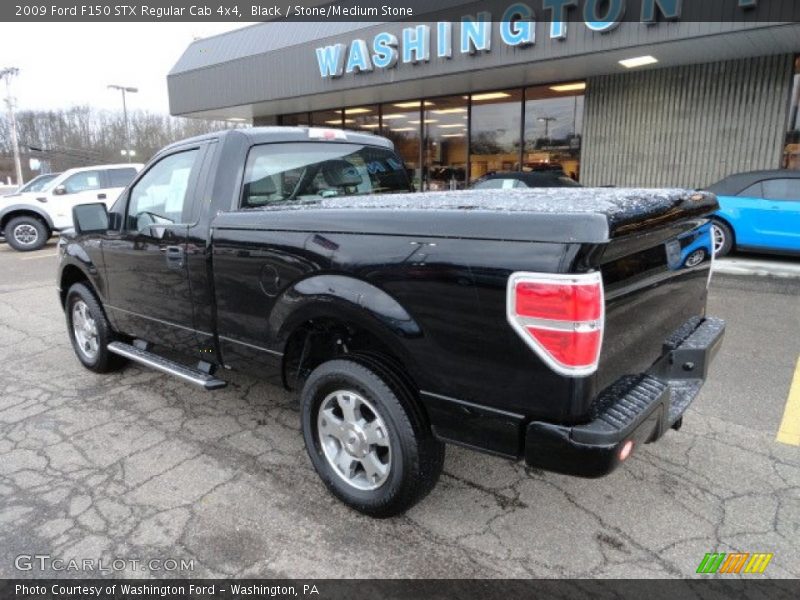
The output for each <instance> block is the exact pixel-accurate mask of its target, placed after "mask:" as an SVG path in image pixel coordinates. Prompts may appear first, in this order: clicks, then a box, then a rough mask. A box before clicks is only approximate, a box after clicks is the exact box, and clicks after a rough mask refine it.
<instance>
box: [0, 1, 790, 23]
mask: <svg viewBox="0 0 800 600" xmlns="http://www.w3.org/2000/svg"><path fill="white" fill-rule="evenodd" d="M519 5H524V7H525V8H524V9H523V12H525V13H526V14H527V13H528V10H526V9H529V11H530V14H531V15H532V17H530V18H533V19H535V20H536V21H547V22H552V21H561V22H567V21H572V22H575V21H582V22H594V23H600V24H602V23H612V22H621V21H642V22H652V23H656V22H660V21H671V20H681V21H693V22H754V21H756V22H758V21H760V22H800V2H797V1H795V0H483V1H480V2H475V1H466V0H436V1H434V2H432V1H431V0H343V1H341V2H331V1H330V0H148V1H145V2H140V1H138V0H40V1H36V0H3V1H2V2H0V19H2V20H3V21H9V22H14V21H17V22H22V21H27V22H45V21H49V22H59V21H65V22H66V21H97V22H154V21H191V22H204V21H206V22H212V21H231V22H236V21H240V22H243V23H246V22H249V21H277V22H281V21H307V22H322V21H364V22H380V21H420V22H427V21H460V20H461V19H462V18H463V17H465V16H471V17H473V18H480V17H479V13H486V14H488V15H489V17H488V19H490V20H492V21H503V20H516V19H519V18H520V12H519V11H516V12H515V9H514V7H515V6H516V7H519ZM515 15H516V16H515ZM525 18H528V17H525Z"/></svg>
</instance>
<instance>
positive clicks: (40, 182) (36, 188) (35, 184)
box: [19, 173, 59, 194]
mask: <svg viewBox="0 0 800 600" xmlns="http://www.w3.org/2000/svg"><path fill="white" fill-rule="evenodd" d="M58 175H59V173H52V174H50V175H39V177H37V178H36V179H34V180H33V181H29V182H28V183H26V184H25V185H24V186H22V187H21V188H20V189H19V193H20V194H21V193H23V192H41V191H42V190H44V189H45V188H46V187H47V184H48V183H50V182H51V181H53V179H55V178H56V177H58Z"/></svg>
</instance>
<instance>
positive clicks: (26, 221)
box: [3, 216, 50, 252]
mask: <svg viewBox="0 0 800 600" xmlns="http://www.w3.org/2000/svg"><path fill="white" fill-rule="evenodd" d="M3 235H5V238H6V242H8V245H9V246H11V247H12V248H13V249H14V250H17V251H19V252H30V251H31V250H38V249H39V248H42V247H43V246H44V245H45V244H46V243H47V240H48V239H50V230H49V229H48V227H47V225H45V224H44V223H42V222H41V221H40V220H39V219H37V218H36V217H29V216H22V217H15V218H13V219H11V220H10V221H9V222H8V224H7V225H6V228H5V231H4V232H3Z"/></svg>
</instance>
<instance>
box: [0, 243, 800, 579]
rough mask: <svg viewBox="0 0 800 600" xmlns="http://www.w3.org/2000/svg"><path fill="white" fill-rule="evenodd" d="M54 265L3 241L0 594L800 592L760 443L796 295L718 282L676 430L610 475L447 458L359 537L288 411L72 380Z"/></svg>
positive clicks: (184, 390)
mask: <svg viewBox="0 0 800 600" xmlns="http://www.w3.org/2000/svg"><path fill="white" fill-rule="evenodd" d="M54 255H55V245H54V243H51V244H49V245H48V246H47V247H46V248H45V249H43V250H41V251H38V252H34V253H28V254H18V253H15V252H13V251H12V250H11V249H10V248H8V246H6V245H5V244H0V577H43V576H52V575H56V576H70V577H75V576H91V575H94V574H96V572H91V571H87V570H85V567H81V568H80V569H70V568H69V565H70V563H69V561H70V560H71V559H77V560H78V561H80V564H82V565H85V564H86V563H84V562H83V561H85V560H89V561H92V562H90V564H92V565H93V568H95V569H97V568H98V566H99V564H100V563H98V561H99V560H102V561H103V563H102V564H103V565H104V566H105V567H106V568H111V569H112V571H117V574H118V575H126V576H131V577H148V576H168V577H169V576H180V577H188V576H203V577H215V576H236V577H243V576H257V577H310V578H313V577H366V578H371V577H534V576H535V577H621V578H626V577H681V576H687V577H695V576H697V575H696V574H695V571H696V569H697V567H698V565H699V563H700V561H701V560H702V559H703V557H704V555H705V553H707V552H714V551H718V552H733V551H737V552H767V553H773V554H774V557H773V559H772V561H771V563H770V564H769V565H768V568H767V569H766V571H765V573H764V575H763V576H764V577H800V545H799V544H798V543H797V542H798V539H800V447H798V446H794V445H791V444H784V443H780V442H778V441H776V436H777V432H778V429H779V428H780V427H781V423H782V419H783V416H784V414H785V411H786V405H787V399H788V398H789V395H790V387H791V384H792V377H793V373H794V371H795V368H796V365H797V362H798V357H800V336H798V331H800V301H799V300H798V299H799V298H800V279H793V278H772V277H759V276H749V277H741V276H722V275H718V276H716V277H715V279H714V281H713V283H712V288H711V293H710V301H709V310H708V312H709V314H711V315H715V316H719V317H722V318H724V319H726V320H727V322H728V329H727V333H726V339H725V342H724V346H723V348H722V350H721V351H720V354H719V355H718V357H717V360H716V363H715V364H714V366H713V368H712V371H711V374H710V381H709V382H708V383H707V385H706V387H705V388H704V390H703V392H702V394H701V396H700V397H699V398H698V399H697V400H696V401H695V403H694V405H693V406H692V407H691V408H690V409H689V411H688V413H687V415H686V418H685V420H684V426H683V428H682V429H681V431H679V432H670V433H668V434H667V435H666V436H665V438H664V439H663V440H662V441H661V442H659V443H658V444H654V445H650V446H646V447H644V448H640V449H639V451H638V452H637V453H635V454H634V456H633V457H632V458H631V459H630V460H629V461H628V462H627V463H626V465H625V466H624V467H623V468H621V469H619V470H617V471H616V472H615V473H613V474H612V475H610V476H609V477H606V478H604V479H599V480H581V479H575V478H570V477H565V476H560V475H554V474H549V473H543V472H540V471H536V470H532V469H527V468H525V467H524V465H522V464H515V463H512V462H508V461H506V460H503V459H499V458H495V457H491V456H486V455H481V454H476V453H473V452H470V451H467V450H464V449H460V448H455V447H448V454H447V460H446V463H445V469H444V474H443V476H442V478H441V480H440V482H439V485H438V487H437V488H436V489H435V490H434V492H433V493H432V494H431V495H430V496H429V497H428V498H427V499H425V500H424V501H423V502H422V503H421V504H419V505H417V506H416V507H414V508H413V509H412V510H411V511H409V512H408V513H407V514H406V515H404V516H402V517H398V518H395V519H390V520H383V521H376V520H372V519H369V518H367V517H363V516H361V515H358V514H357V513H354V512H352V511H350V510H349V509H347V508H346V507H344V506H343V505H342V504H340V503H339V502H338V501H336V500H335V499H333V498H332V497H331V496H330V495H329V494H328V493H327V492H326V490H325V489H324V487H323V486H322V484H321V483H320V482H319V480H318V479H317V477H316V475H315V474H314V472H313V471H312V469H311V466H310V463H309V461H308V458H307V456H306V454H305V450H304V448H303V443H302V436H301V433H300V430H299V415H298V410H297V403H296V400H295V398H294V397H293V396H292V395H291V394H288V393H286V392H284V391H282V390H281V389H278V388H275V387H271V386H270V385H268V384H266V383H262V382H260V381H258V380H256V379H253V378H250V377H246V376H242V375H234V376H232V378H231V379H230V385H229V386H228V387H227V388H226V389H224V390H221V391H218V392H213V393H207V392H202V391H198V389H196V388H194V387H191V386H189V385H187V384H184V383H181V382H180V381H177V380H175V379H173V378H169V377H168V376H165V375H161V374H159V373H155V372H153V371H149V370H146V369H143V368H139V367H137V366H129V367H127V368H126V369H124V370H123V371H122V372H120V373H115V374H113V375H105V376H100V375H95V374H93V373H91V372H89V371H87V370H85V369H83V368H82V367H81V366H80V364H79V363H78V361H77V359H76V358H75V357H74V355H73V353H72V350H71V348H70V345H69V342H68V339H67V334H66V330H65V326H64V319H63V314H62V312H61V308H60V306H59V305H58V302H57V298H56V291H55V285H54V271H55V256H54ZM34 554H37V555H39V556H42V555H45V556H48V557H49V559H45V560H44V561H43V562H44V563H45V564H46V565H48V566H49V567H52V566H53V563H52V562H51V561H52V560H63V561H64V562H63V563H56V565H59V566H62V567H63V570H60V571H53V570H51V569H49V568H46V569H45V570H42V569H40V568H39V563H37V562H36V561H31V560H28V559H26V558H25V557H30V556H32V555H34ZM19 557H23V558H22V559H20V558H19ZM114 560H116V561H117V562H116V563H114V562H113V561H114ZM172 560H174V561H175V563H172V562H170V561H172ZM134 561H138V562H134ZM151 561H155V562H151ZM181 561H182V562H183V565H181ZM15 563H16V566H15ZM31 563H32V566H31ZM72 564H76V565H77V564H78V563H72ZM26 566H31V568H30V569H27V570H19V567H22V568H25V567H26ZM116 567H119V569H117V568H116ZM81 569H84V570H81ZM706 577H708V576H706ZM719 577H726V576H723V575H720V576H719Z"/></svg>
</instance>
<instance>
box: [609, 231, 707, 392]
mask: <svg viewBox="0 0 800 600" xmlns="http://www.w3.org/2000/svg"><path fill="white" fill-rule="evenodd" d="M642 228H644V227H642ZM712 248H713V244H712V235H711V224H710V221H708V219H707V218H705V217H696V216H695V217H692V218H688V219H685V220H677V221H673V222H672V223H671V224H670V225H668V226H665V227H658V228H656V229H653V230H650V231H645V232H639V233H636V234H631V235H625V236H620V237H615V238H613V239H612V240H611V241H610V242H609V244H608V245H607V247H606V249H605V251H604V252H603V255H602V257H601V259H600V263H601V271H602V274H603V282H604V286H605V299H606V316H605V333H604V336H603V349H602V352H601V355H600V365H599V369H598V372H597V385H598V389H604V388H605V387H607V386H609V385H611V384H612V383H614V382H615V381H616V380H617V379H619V378H620V377H622V376H624V375H632V374H638V373H642V372H644V371H646V370H647V369H648V368H649V367H650V366H652V364H653V363H654V362H655V361H656V360H657V359H658V358H659V357H660V356H661V355H662V354H663V352H664V349H663V346H664V342H665V341H666V340H667V339H668V338H670V337H671V336H674V335H676V332H678V333H677V335H680V333H679V330H680V329H681V327H682V326H684V325H685V324H686V323H687V322H693V323H694V325H695V326H696V325H697V324H698V323H699V321H700V319H702V318H703V317H704V316H705V307H706V296H707V289H708V282H709V275H710V269H711V264H712V255H713V252H712Z"/></svg>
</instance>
